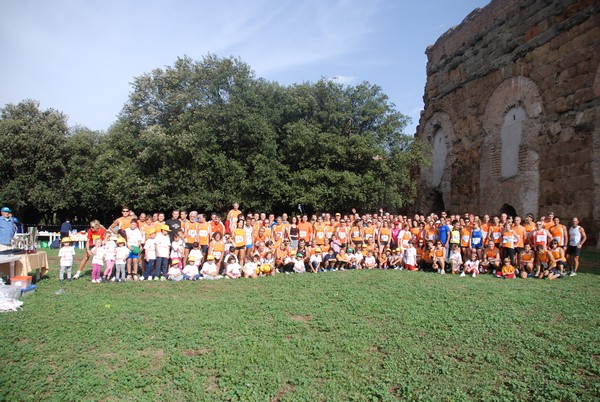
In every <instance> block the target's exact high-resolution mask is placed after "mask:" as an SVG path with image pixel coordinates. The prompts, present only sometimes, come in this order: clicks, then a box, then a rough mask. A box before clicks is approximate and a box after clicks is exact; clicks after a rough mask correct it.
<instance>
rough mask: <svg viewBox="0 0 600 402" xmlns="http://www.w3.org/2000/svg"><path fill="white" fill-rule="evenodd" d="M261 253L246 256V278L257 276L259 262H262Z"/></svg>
mask: <svg viewBox="0 0 600 402" xmlns="http://www.w3.org/2000/svg"><path fill="white" fill-rule="evenodd" d="M259 260H260V255H259V254H257V253H255V254H254V255H253V256H250V255H248V256H246V264H244V268H243V271H244V277H246V278H256V277H257V274H256V270H257V268H258V263H259V262H260V261H259Z"/></svg>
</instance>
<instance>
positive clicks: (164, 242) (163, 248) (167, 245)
mask: <svg viewBox="0 0 600 402" xmlns="http://www.w3.org/2000/svg"><path fill="white" fill-rule="evenodd" d="M160 228H161V232H160V233H157V234H156V237H155V242H156V264H155V268H154V280H155V281H157V280H158V279H159V277H160V279H161V280H166V279H165V277H166V276H167V271H168V270H169V255H170V251H171V238H170V237H169V225H162V226H161V227H160Z"/></svg>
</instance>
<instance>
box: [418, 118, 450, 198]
mask: <svg viewBox="0 0 600 402" xmlns="http://www.w3.org/2000/svg"><path fill="white" fill-rule="evenodd" d="M423 140H424V141H426V142H427V143H429V144H430V145H431V148H432V163H431V166H430V167H427V168H422V169H421V179H422V180H423V182H424V184H425V185H426V187H427V188H428V189H429V190H434V191H435V192H436V195H437V197H439V198H441V199H438V200H436V204H437V205H445V206H446V207H448V206H449V205H450V204H451V202H450V197H451V194H452V172H451V167H452V163H454V159H455V156H454V152H453V143H454V141H455V140H456V136H455V135H454V128H453V126H452V121H451V120H450V116H449V115H448V113H446V112H437V113H435V114H434V115H433V116H431V118H430V119H429V120H427V123H426V124H425V129H424V130H423Z"/></svg>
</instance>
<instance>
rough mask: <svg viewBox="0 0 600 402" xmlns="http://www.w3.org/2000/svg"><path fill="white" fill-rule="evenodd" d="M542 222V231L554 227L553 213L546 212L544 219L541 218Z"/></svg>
mask: <svg viewBox="0 0 600 402" xmlns="http://www.w3.org/2000/svg"><path fill="white" fill-rule="evenodd" d="M542 222H544V229H546V230H549V229H550V228H551V227H552V226H554V212H552V211H548V213H547V214H546V216H545V217H542Z"/></svg>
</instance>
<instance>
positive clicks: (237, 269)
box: [225, 254, 242, 279]
mask: <svg viewBox="0 0 600 402" xmlns="http://www.w3.org/2000/svg"><path fill="white" fill-rule="evenodd" d="M241 268H242V267H241V266H240V264H239V262H237V258H236V256H235V255H234V254H230V255H229V256H228V257H227V266H226V267H225V277H226V278H229V279H238V278H240V277H241V276H242V270H241Z"/></svg>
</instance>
